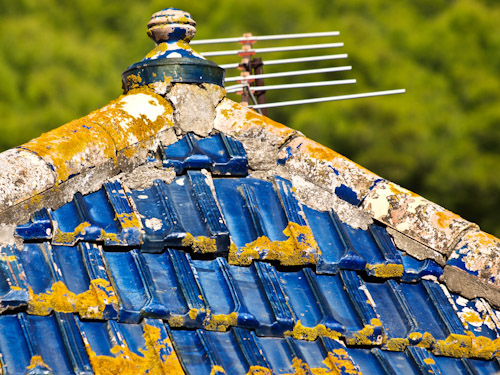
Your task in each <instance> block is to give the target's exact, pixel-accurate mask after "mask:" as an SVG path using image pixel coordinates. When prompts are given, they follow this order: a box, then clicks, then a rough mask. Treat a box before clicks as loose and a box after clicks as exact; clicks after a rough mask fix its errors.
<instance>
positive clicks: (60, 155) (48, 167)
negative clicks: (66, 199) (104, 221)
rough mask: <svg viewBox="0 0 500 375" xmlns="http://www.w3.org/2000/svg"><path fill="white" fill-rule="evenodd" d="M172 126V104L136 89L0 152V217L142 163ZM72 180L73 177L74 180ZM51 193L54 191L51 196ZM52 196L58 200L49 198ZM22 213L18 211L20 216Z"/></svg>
mask: <svg viewBox="0 0 500 375" xmlns="http://www.w3.org/2000/svg"><path fill="white" fill-rule="evenodd" d="M172 127H173V108H172V106H171V105H170V103H169V102H168V101H167V100H165V99H164V98H163V97H161V96H159V95H156V94H155V93H153V92H152V91H147V90H142V91H140V90H137V91H134V92H131V93H129V94H128V95H124V96H121V97H120V98H118V99H116V100H113V101H112V102H111V103H110V104H108V105H106V106H105V107H103V108H101V109H99V110H97V111H94V112H92V113H90V114H89V115H87V116H85V117H82V118H80V119H77V120H74V121H72V122H70V123H68V124H66V125H63V126H61V127H59V128H56V129H54V130H51V131H49V132H47V133H44V134H42V135H41V136H40V137H38V138H35V139H33V140H31V141H29V142H27V143H25V144H23V145H21V146H19V147H17V148H14V149H11V150H7V151H4V152H3V153H1V154H0V164H1V165H2V170H3V173H2V174H0V192H1V194H0V216H1V217H2V221H3V222H5V221H6V220H7V221H10V220H14V221H15V220H16V215H11V214H6V212H7V211H8V210H9V209H11V208H12V207H14V206H16V205H18V204H21V203H22V204H23V206H22V208H20V209H19V210H16V212H17V213H18V214H20V215H21V216H25V215H27V214H29V212H33V210H36V209H40V208H41V207H43V205H44V204H48V205H52V204H53V202H52V201H50V202H49V201H47V200H45V199H42V196H43V195H44V193H45V192H47V191H50V190H54V188H57V189H58V191H59V194H60V195H64V191H65V187H66V186H69V185H68V184H67V182H68V181H69V180H71V181H74V182H75V183H74V184H73V183H72V184H71V188H70V189H69V191H68V192H67V193H68V194H71V195H72V194H74V193H75V192H76V191H82V192H88V191H91V190H92V189H95V188H96V187H93V184H100V183H102V181H103V180H105V179H106V178H109V177H111V176H113V175H115V174H117V173H118V171H120V170H127V169H130V168H131V167H133V166H135V165H137V163H139V162H140V163H143V160H144V158H145V157H146V155H147V152H148V149H149V148H154V147H152V145H154V144H158V142H159V141H160V139H162V137H165V136H166V133H167V132H168V131H169V130H171V128H172ZM76 181H79V182H78V183H77V182H76ZM55 195H57V194H55ZM54 199H55V200H59V199H57V198H54ZM23 212H24V214H23Z"/></svg>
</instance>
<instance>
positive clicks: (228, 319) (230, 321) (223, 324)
mask: <svg viewBox="0 0 500 375" xmlns="http://www.w3.org/2000/svg"><path fill="white" fill-rule="evenodd" d="M237 321H238V313H236V312H232V313H231V314H219V315H210V314H208V315H207V317H206V318H205V321H204V322H203V323H204V326H205V329H207V330H208V331H219V332H225V331H227V329H228V328H229V327H235V326H236V324H237Z"/></svg>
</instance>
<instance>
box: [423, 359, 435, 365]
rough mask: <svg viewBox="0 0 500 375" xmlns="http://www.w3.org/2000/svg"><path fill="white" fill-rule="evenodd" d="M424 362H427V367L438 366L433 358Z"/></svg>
mask: <svg viewBox="0 0 500 375" xmlns="http://www.w3.org/2000/svg"><path fill="white" fill-rule="evenodd" d="M424 362H425V363H426V364H427V365H434V364H436V361H434V360H433V359H432V358H425V359H424Z"/></svg>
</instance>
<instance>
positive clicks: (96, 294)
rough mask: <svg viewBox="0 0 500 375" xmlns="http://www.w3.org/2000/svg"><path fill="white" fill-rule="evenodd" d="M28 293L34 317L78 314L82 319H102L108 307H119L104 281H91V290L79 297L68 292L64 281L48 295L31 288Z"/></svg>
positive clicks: (54, 285)
mask: <svg viewBox="0 0 500 375" xmlns="http://www.w3.org/2000/svg"><path fill="white" fill-rule="evenodd" d="M28 292H29V300H28V313H29V314H32V315H42V316H45V315H49V314H50V313H51V312H52V311H56V312H65V313H73V312H77V313H79V314H80V316H81V317H82V318H90V319H102V316H103V312H104V309H105V308H106V306H108V305H114V306H118V300H117V298H116V295H115V292H114V290H113V288H112V286H111V285H110V284H109V282H108V281H106V280H103V279H96V280H91V282H90V286H89V290H87V291H85V292H83V293H80V294H78V295H77V294H75V293H73V292H71V291H70V290H68V288H67V286H66V285H65V284H64V283H63V282H62V281H57V282H55V283H54V284H52V287H51V288H50V289H49V290H48V291H47V293H40V294H34V293H33V290H32V289H31V288H28Z"/></svg>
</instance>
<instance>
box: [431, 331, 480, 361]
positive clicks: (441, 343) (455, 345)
mask: <svg viewBox="0 0 500 375" xmlns="http://www.w3.org/2000/svg"><path fill="white" fill-rule="evenodd" d="M471 348H472V339H471V337H470V336H466V335H457V334H453V333H452V334H450V335H449V336H448V337H447V338H446V340H438V341H437V342H436V346H435V351H436V352H438V353H440V354H442V355H445V356H447V357H455V358H461V357H470V355H471Z"/></svg>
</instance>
